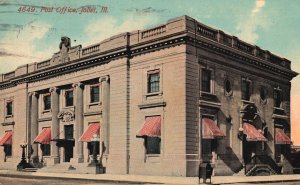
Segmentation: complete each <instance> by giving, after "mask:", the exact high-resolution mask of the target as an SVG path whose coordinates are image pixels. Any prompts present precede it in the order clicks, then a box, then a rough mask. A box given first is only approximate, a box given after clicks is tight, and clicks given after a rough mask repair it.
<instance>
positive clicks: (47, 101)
mask: <svg viewBox="0 0 300 185" xmlns="http://www.w3.org/2000/svg"><path fill="white" fill-rule="evenodd" d="M49 109H51V96H50V95H46V96H44V110H49Z"/></svg>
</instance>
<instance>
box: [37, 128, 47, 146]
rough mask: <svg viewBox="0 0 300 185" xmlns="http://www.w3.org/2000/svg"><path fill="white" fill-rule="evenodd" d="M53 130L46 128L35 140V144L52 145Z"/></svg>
mask: <svg viewBox="0 0 300 185" xmlns="http://www.w3.org/2000/svg"><path fill="white" fill-rule="evenodd" d="M50 141H51V128H44V129H43V130H42V131H41V132H40V133H39V135H38V136H36V138H35V139H34V140H33V142H34V143H40V144H50Z"/></svg>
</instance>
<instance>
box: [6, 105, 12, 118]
mask: <svg viewBox="0 0 300 185" xmlns="http://www.w3.org/2000/svg"><path fill="white" fill-rule="evenodd" d="M6 115H12V102H7V104H6Z"/></svg>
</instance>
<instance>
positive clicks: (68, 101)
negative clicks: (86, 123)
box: [66, 91, 73, 107]
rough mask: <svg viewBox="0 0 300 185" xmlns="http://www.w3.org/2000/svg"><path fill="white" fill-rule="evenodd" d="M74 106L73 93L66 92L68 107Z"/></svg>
mask: <svg viewBox="0 0 300 185" xmlns="http://www.w3.org/2000/svg"><path fill="white" fill-rule="evenodd" d="M69 106H73V91H66V107H69Z"/></svg>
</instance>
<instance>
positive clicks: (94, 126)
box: [79, 123, 100, 142]
mask: <svg viewBox="0 0 300 185" xmlns="http://www.w3.org/2000/svg"><path fill="white" fill-rule="evenodd" d="M99 132H100V124H99V123H91V124H90V125H89V127H88V128H87V129H86V131H85V132H84V133H83V134H82V136H81V137H80V138H79V141H82V142H91V139H92V137H93V135H95V134H97V135H99Z"/></svg>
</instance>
